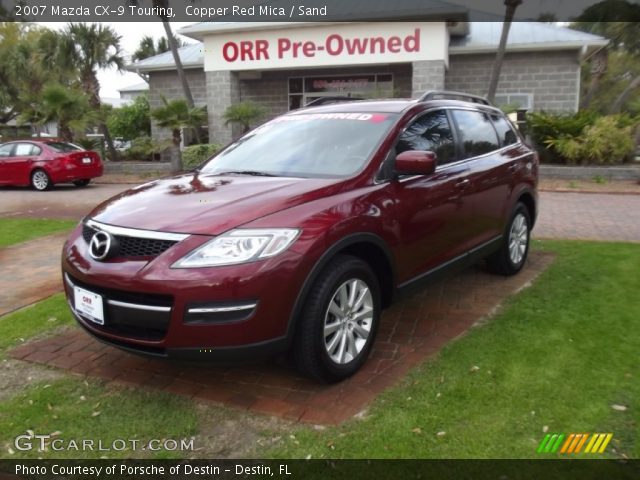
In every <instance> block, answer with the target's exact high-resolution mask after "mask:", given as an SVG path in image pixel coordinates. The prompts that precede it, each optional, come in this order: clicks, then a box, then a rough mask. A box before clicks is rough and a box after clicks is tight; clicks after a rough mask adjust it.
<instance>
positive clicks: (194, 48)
mask: <svg viewBox="0 0 640 480" xmlns="http://www.w3.org/2000/svg"><path fill="white" fill-rule="evenodd" d="M178 53H179V55H180V60H182V66H183V67H184V68H202V67H203V66H204V47H203V46H202V43H200V42H197V43H191V44H189V45H186V46H184V47H182V48H179V49H178ZM175 68H176V63H175V61H174V60H173V55H172V53H171V51H169V52H164V53H161V54H160V55H156V56H154V57H149V58H145V59H144V60H140V61H139V62H134V63H132V64H131V65H127V67H126V69H127V70H130V71H132V72H137V71H140V72H151V71H154V70H173V69H175Z"/></svg>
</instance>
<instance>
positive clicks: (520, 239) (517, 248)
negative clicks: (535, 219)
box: [509, 213, 529, 265]
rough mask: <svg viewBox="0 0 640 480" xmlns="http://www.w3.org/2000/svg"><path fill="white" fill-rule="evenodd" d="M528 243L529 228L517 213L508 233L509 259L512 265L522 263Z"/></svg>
mask: <svg viewBox="0 0 640 480" xmlns="http://www.w3.org/2000/svg"><path fill="white" fill-rule="evenodd" d="M528 241H529V226H528V225H527V219H526V218H525V216H524V215H523V214H522V213H518V214H517V215H516V216H515V217H514V219H513V222H512V223H511V230H510V231H509V258H510V259H511V262H512V263H513V264H514V265H518V264H519V263H520V262H522V259H523V258H524V255H525V252H526V251H527V243H528Z"/></svg>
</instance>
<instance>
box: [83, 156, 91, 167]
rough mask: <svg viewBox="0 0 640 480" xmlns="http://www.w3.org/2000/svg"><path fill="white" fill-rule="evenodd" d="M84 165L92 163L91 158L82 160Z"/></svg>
mask: <svg viewBox="0 0 640 480" xmlns="http://www.w3.org/2000/svg"><path fill="white" fill-rule="evenodd" d="M82 163H84V164H85V165H86V164H88V163H91V158H89V157H84V158H83V159H82Z"/></svg>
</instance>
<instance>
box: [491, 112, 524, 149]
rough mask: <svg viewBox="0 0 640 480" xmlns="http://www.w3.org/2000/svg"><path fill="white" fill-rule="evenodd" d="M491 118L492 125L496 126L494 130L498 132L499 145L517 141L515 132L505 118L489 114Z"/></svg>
mask: <svg viewBox="0 0 640 480" xmlns="http://www.w3.org/2000/svg"><path fill="white" fill-rule="evenodd" d="M491 120H492V121H493V126H494V127H496V132H498V138H499V139H500V145H502V146H503V147H504V146H505V145H511V144H513V143H516V142H517V141H518V137H517V135H516V133H515V132H514V131H513V128H512V127H511V124H510V123H509V121H508V120H507V119H506V118H504V117H503V116H501V115H491Z"/></svg>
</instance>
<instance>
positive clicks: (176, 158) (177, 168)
mask: <svg viewBox="0 0 640 480" xmlns="http://www.w3.org/2000/svg"><path fill="white" fill-rule="evenodd" d="M172 135H173V138H172V141H173V148H175V150H176V151H175V154H174V155H171V172H172V173H178V172H181V171H182V169H183V166H182V151H181V150H180V139H181V137H182V135H181V134H180V129H178V128H174V129H173V130H172Z"/></svg>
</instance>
